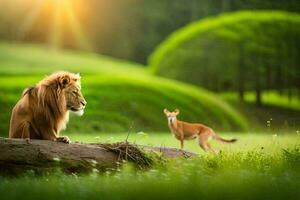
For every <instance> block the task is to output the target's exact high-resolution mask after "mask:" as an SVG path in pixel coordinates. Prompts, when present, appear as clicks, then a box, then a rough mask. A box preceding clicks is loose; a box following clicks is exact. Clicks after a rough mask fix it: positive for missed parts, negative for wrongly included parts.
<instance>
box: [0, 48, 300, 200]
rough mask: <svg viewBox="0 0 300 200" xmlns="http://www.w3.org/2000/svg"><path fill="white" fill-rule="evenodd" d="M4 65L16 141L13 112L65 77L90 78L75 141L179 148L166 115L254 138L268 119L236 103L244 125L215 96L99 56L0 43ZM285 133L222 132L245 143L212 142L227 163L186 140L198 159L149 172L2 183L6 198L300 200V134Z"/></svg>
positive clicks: (4, 109) (2, 95)
mask: <svg viewBox="0 0 300 200" xmlns="http://www.w3.org/2000/svg"><path fill="white" fill-rule="evenodd" d="M0 66H1V67H0V105H1V106H0V113H1V114H0V121H1V123H0V131H1V134H0V135H1V136H7V132H8V124H9V116H10V111H11V108H12V106H13V105H14V103H15V102H16V101H17V99H18V98H19V97H20V94H21V92H22V90H23V89H24V88H25V87H28V86H31V85H33V84H35V83H36V82H37V81H38V80H40V79H41V78H43V77H44V75H45V74H49V73H51V72H53V71H56V70H60V69H64V70H71V71H75V72H78V71H79V72H81V74H82V77H83V78H82V86H83V94H84V95H85V97H86V99H87V101H88V105H87V108H86V111H85V112H86V113H85V115H84V116H83V117H82V118H78V117H73V116H71V119H70V123H69V125H68V128H67V131H66V132H62V135H68V136H69V137H70V138H71V140H72V141H80V142H119V141H124V140H125V138H126V136H127V131H129V132H130V134H129V141H130V142H131V143H136V144H144V145H151V146H162V147H164V146H166V147H178V146H179V142H178V141H177V140H176V139H175V138H174V137H172V135H171V134H170V133H169V132H168V127H167V120H166V119H165V116H164V115H163V113H162V109H163V108H164V107H168V108H169V109H174V108H176V107H178V108H179V109H181V114H180V116H179V118H181V119H184V120H187V121H192V122H193V121H194V122H196V121H197V122H198V121H201V122H204V123H207V124H209V125H210V126H212V127H213V128H214V129H216V130H231V129H240V130H245V129H248V124H251V127H250V128H253V123H252V119H253V121H255V119H254V118H256V115H262V116H263V117H262V118H259V117H257V118H258V119H259V120H261V121H263V122H262V124H264V123H266V120H267V119H269V116H267V114H263V113H268V112H265V111H263V110H262V109H260V110H255V109H254V108H253V107H250V106H249V105H242V106H240V107H239V105H238V104H237V101H236V100H233V101H231V100H230V99H228V101H229V102H230V103H231V104H232V105H234V106H236V108H237V109H238V110H239V111H242V112H244V110H245V109H246V112H245V113H246V116H247V117H248V119H247V120H245V118H244V117H243V116H242V115H241V114H240V113H239V112H237V111H236V110H235V109H233V107H232V106H230V105H229V104H227V103H226V102H225V101H223V100H222V99H221V98H220V97H219V96H216V95H214V94H212V93H210V92H208V91H206V90H203V89H201V88H196V87H193V86H190V85H187V84H183V83H179V82H176V81H171V80H168V79H163V78H157V77H154V76H152V75H149V74H148V73H146V70H145V69H144V68H142V66H139V65H138V64H135V63H128V62H124V61H121V60H115V59H111V58H108V57H104V56H98V55H94V54H85V53H81V52H72V51H50V50H46V49H45V48H43V47H40V46H35V45H19V44H8V43H0ZM285 110H290V108H285ZM250 111H251V112H250ZM253 112H255V113H256V114H255V115H254V116H253V118H251V117H250V116H251V115H252V114H253ZM297 112H298V111H296V113H297ZM278 113H282V110H280V111H278ZM286 116H290V115H288V114H287V115H286ZM274 120H275V123H276V120H277V119H276V117H275V118H274ZM249 121H250V122H249ZM130 127H132V128H130ZM281 130H282V129H279V128H276V127H275V126H273V122H272V124H271V126H270V127H267V129H265V130H264V132H262V133H257V131H254V132H253V133H245V132H240V133H233V132H220V135H221V136H223V137H224V138H228V139H230V138H237V139H238V142H237V143H235V144H232V145H224V144H219V143H216V142H215V141H211V144H212V146H213V147H214V148H216V149H220V150H222V153H221V154H220V155H219V156H213V155H210V154H207V153H205V152H203V151H202V150H201V149H200V148H199V146H198V145H197V142H196V141H187V142H186V143H185V149H186V150H189V151H192V152H195V153H198V154H199V156H198V157H197V158H193V159H174V160H165V159H162V160H159V161H158V162H157V163H156V164H155V165H154V166H153V167H152V168H151V169H148V170H135V169H133V167H132V166H131V165H130V164H128V163H127V164H125V165H124V166H123V167H122V168H120V169H117V170H116V171H109V172H106V173H98V172H97V171H95V172H93V173H90V174H64V173H62V172H60V170H59V168H58V169H57V172H53V173H50V174H44V175H36V174H35V173H34V172H33V171H28V172H27V173H26V174H23V175H21V176H20V177H0V192H1V193H2V194H3V195H2V196H1V199H41V198H42V199H45V200H47V199H125V200H126V199H131V200H132V199H158V198H159V199H199V198H201V199H220V198H221V199H264V200H265V199H299V198H300V192H299V187H300V175H299V170H300V153H299V148H300V135H299V131H298V132H297V129H292V130H291V132H289V133H286V132H283V131H281ZM218 132H219V131H218Z"/></svg>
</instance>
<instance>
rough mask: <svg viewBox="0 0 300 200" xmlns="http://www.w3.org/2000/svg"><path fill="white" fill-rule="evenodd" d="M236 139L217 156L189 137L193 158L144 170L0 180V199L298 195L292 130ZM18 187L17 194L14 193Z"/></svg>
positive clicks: (135, 137) (136, 136)
mask: <svg viewBox="0 0 300 200" xmlns="http://www.w3.org/2000/svg"><path fill="white" fill-rule="evenodd" d="M126 135H127V134H126V133H124V134H114V135H113V138H112V135H109V134H86V135H72V134H71V135H69V136H70V137H71V138H72V139H73V140H80V141H86V142H91V141H93V142H96V141H102V142H104V141H109V142H113V141H122V140H124V139H125V138H126ZM220 135H222V136H223V137H226V138H231V137H233V136H234V137H236V138H238V142H237V143H235V144H232V145H226V146H225V145H223V144H217V143H215V142H213V143H212V145H213V146H214V147H216V148H219V149H222V153H221V155H219V156H212V155H209V154H204V153H203V152H202V151H201V150H200V149H199V147H197V145H196V144H195V141H190V142H187V149H188V150H192V151H194V152H197V153H200V156H199V157H198V158H194V159H175V160H169V161H168V162H161V163H160V164H157V165H155V166H154V167H153V168H151V169H149V170H145V171H136V170H134V169H133V168H132V167H131V166H130V165H128V164H126V165H124V166H123V167H122V168H120V169H118V170H117V172H107V173H104V174H103V173H98V172H94V173H92V174H88V175H80V174H71V175H67V174H62V173H61V172H59V171H58V172H57V173H53V174H48V175H47V174H46V175H43V176H36V175H34V173H33V172H28V173H27V174H24V175H23V176H21V177H18V178H5V177H4V178H3V177H2V178H0V192H2V193H3V194H5V195H3V196H2V197H1V199H20V198H22V199H40V198H41V197H42V198H43V199H57V198H63V199H158V198H159V199H299V198H300V192H299V187H300V175H299V170H300V154H299V148H300V146H299V145H300V135H299V134H297V133H291V134H289V135H287V134H281V133H278V135H270V134H228V133H221V134H220ZM129 140H130V141H132V142H137V143H138V144H148V145H155V146H161V145H162V146H163V145H168V146H177V145H178V142H177V141H176V140H175V139H174V138H172V136H171V135H170V134H166V133H161V134H150V133H149V134H145V133H131V134H130V136H129ZM16 191H18V192H16Z"/></svg>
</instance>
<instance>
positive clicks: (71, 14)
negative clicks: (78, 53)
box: [17, 0, 92, 50]
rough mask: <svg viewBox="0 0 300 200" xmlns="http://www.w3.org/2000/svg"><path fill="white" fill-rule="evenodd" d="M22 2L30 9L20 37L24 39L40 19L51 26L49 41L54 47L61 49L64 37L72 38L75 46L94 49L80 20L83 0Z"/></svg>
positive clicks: (19, 33) (20, 30)
mask: <svg viewBox="0 0 300 200" xmlns="http://www.w3.org/2000/svg"><path fill="white" fill-rule="evenodd" d="M22 3H23V5H27V6H30V10H29V11H28V12H27V15H26V16H25V17H24V20H23V22H22V23H20V24H21V25H20V27H19V28H18V29H19V31H18V35H17V38H18V39H20V40H21V39H23V38H24V37H25V36H26V34H28V32H30V31H31V29H32V28H33V27H34V25H35V23H36V22H37V21H39V22H41V23H42V24H45V25H46V26H45V27H47V28H49V32H48V40H47V41H48V43H49V45H50V46H51V47H52V48H54V49H59V48H61V47H62V46H63V40H64V38H68V39H70V38H72V39H74V41H72V43H74V45H75V46H78V47H80V48H81V49H84V50H92V47H91V44H90V42H89V41H88V39H87V38H86V36H85V34H84V31H83V29H82V27H81V24H80V20H78V18H79V17H81V16H80V15H81V14H82V12H81V9H82V7H83V1H82V0H26V1H22ZM66 30H69V31H68V32H66Z"/></svg>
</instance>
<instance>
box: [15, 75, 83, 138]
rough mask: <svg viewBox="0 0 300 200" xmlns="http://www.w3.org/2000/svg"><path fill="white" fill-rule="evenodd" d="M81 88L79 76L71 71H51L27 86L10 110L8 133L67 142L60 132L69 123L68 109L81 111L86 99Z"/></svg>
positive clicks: (19, 136)
mask: <svg viewBox="0 0 300 200" xmlns="http://www.w3.org/2000/svg"><path fill="white" fill-rule="evenodd" d="M80 89H81V86H80V76H79V75H78V74H73V73H70V72H56V73H53V74H51V75H50V76H48V77H46V78H44V79H43V80H41V81H40V82H39V83H38V84H37V85H36V86H34V87H31V88H28V89H26V90H25V91H24V92H23V95H22V97H21V99H20V100H19V101H18V103H17V104H16V105H15V107H14V108H13V110H12V115H11V121H10V130H9V137H10V138H31V139H44V140H53V141H56V140H58V141H63V142H67V143H68V142H69V139H68V138H67V137H60V136H59V132H60V131H61V130H62V129H64V128H65V127H66V124H67V123H68V120H69V110H71V111H81V112H82V113H83V109H84V107H85V104H86V101H85V100H84V98H83V96H82V94H81V91H80Z"/></svg>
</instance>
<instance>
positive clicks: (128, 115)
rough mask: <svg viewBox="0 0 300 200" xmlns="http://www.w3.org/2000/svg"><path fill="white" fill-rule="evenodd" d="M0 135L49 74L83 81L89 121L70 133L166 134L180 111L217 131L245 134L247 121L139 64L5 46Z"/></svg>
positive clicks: (79, 121)
mask: <svg viewBox="0 0 300 200" xmlns="http://www.w3.org/2000/svg"><path fill="white" fill-rule="evenodd" d="M0 66H1V68H0V104H1V107H0V113H1V114H0V120H1V123H0V132H1V135H7V132H8V126H9V118H10V112H11V109H12V107H13V106H14V104H15V103H16V101H17V100H18V98H20V96H21V93H22V91H23V89H24V88H26V87H29V86H31V85H34V84H35V83H36V82H37V81H39V80H40V79H42V78H43V77H44V76H45V75H46V74H49V73H52V72H54V71H56V70H70V71H72V72H80V73H81V75H82V88H83V89H82V90H83V94H84V96H85V98H86V100H87V102H88V105H87V107H86V110H85V115H84V116H82V117H81V118H78V117H73V116H71V119H70V123H69V126H68V128H67V131H68V132H75V133H87V132H124V131H128V130H129V129H130V127H131V126H132V127H133V128H132V130H131V131H167V130H168V127H167V121H166V119H165V116H164V115H163V112H162V110H163V108H165V107H167V108H169V109H175V108H179V109H181V115H180V118H182V119H185V120H188V121H194V122H196V121H201V122H203V123H205V124H209V125H210V126H212V127H214V128H216V129H217V130H245V129H246V128H247V123H246V122H245V120H244V119H243V117H242V116H241V115H240V114H239V113H238V112H236V111H235V110H234V109H232V108H231V107H230V106H229V105H228V104H227V103H225V102H224V101H222V100H219V99H218V98H217V97H216V96H215V95H213V94H212V93H210V92H208V91H206V90H202V89H199V88H196V87H193V86H190V85H187V84H183V83H180V82H176V81H171V80H168V79H164V78H156V77H154V76H152V75H149V74H148V73H146V72H145V71H144V69H143V68H142V67H140V66H138V65H137V64H134V63H129V62H124V61H120V60H115V59H112V58H108V57H104V56H98V55H94V54H85V53H81V52H72V51H51V50H47V49H46V48H43V47H40V46H35V45H20V44H8V43H0Z"/></svg>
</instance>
